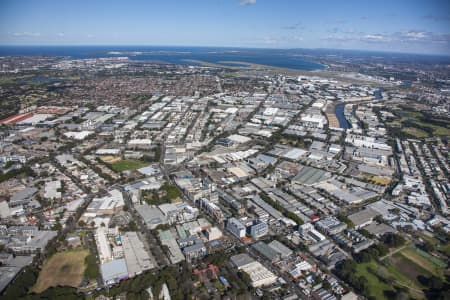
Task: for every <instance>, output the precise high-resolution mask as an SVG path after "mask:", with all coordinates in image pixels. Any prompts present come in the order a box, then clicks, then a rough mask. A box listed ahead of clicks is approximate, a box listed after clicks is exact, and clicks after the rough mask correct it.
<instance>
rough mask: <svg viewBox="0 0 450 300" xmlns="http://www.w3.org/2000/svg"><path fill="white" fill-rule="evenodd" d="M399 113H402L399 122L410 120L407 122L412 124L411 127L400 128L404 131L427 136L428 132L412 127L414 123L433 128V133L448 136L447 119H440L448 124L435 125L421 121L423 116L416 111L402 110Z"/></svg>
mask: <svg viewBox="0 0 450 300" xmlns="http://www.w3.org/2000/svg"><path fill="white" fill-rule="evenodd" d="M401 115H402V118H401V120H400V122H401V123H403V122H406V121H408V122H412V123H408V124H411V125H412V126H413V127H405V128H403V129H402V130H403V131H404V132H405V133H408V134H411V135H414V136H416V137H417V138H421V137H428V135H429V134H428V133H427V132H425V131H424V130H421V129H420V128H416V127H414V124H416V126H418V127H427V128H430V129H431V130H433V135H442V136H450V123H448V121H445V120H440V121H442V122H447V123H448V124H449V126H440V125H436V124H431V123H427V122H423V121H422V120H421V118H423V114H422V113H421V112H418V111H409V110H406V111H402V112H401Z"/></svg>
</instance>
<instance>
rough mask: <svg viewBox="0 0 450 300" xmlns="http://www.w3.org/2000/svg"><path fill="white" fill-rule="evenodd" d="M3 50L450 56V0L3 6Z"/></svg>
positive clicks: (37, 1)
mask: <svg viewBox="0 0 450 300" xmlns="http://www.w3.org/2000/svg"><path fill="white" fill-rule="evenodd" d="M0 45H155V46H226V47H249V48H252V47H258V48H331V49H358V50H381V51H393V52H406V53H425V54H445V55H450V1H449V0H443V1H438V0H435V1H434V0H388V1H386V0H329V1H324V0H314V1H307V0H120V1H116V0H108V1H106V0H53V1H52V0H0Z"/></svg>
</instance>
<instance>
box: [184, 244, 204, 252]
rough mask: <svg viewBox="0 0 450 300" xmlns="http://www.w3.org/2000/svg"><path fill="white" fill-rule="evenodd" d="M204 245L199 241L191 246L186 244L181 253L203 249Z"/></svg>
mask: <svg viewBox="0 0 450 300" xmlns="http://www.w3.org/2000/svg"><path fill="white" fill-rule="evenodd" d="M204 247H205V245H204V244H203V242H200V243H197V244H194V245H192V246H188V247H186V248H184V249H183V253H184V254H188V253H190V252H197V251H199V250H201V249H203V248H204Z"/></svg>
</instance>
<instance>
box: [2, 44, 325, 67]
mask: <svg viewBox="0 0 450 300" xmlns="http://www.w3.org/2000/svg"><path fill="white" fill-rule="evenodd" d="M8 55H44V56H65V57H70V58H78V59H80V58H100V57H119V56H127V57H129V58H130V59H132V60H148V61H155V62H161V63H170V64H185V65H187V64H189V65H195V64H196V63H194V62H192V61H187V60H198V61H204V62H209V63H215V64H222V65H224V66H244V65H245V63H251V64H252V63H253V64H261V65H267V66H272V67H280V68H290V69H297V70H306V71H311V70H321V69H325V68H326V66H325V65H322V64H320V63H317V62H314V61H311V60H309V59H306V58H305V57H303V56H302V55H300V54H298V53H296V52H292V51H286V50H277V49H243V48H218V47H172V46H165V47H164V46H0V56H8ZM237 62H239V63H237ZM242 63H244V64H242Z"/></svg>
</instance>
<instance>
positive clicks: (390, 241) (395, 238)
mask: <svg viewBox="0 0 450 300" xmlns="http://www.w3.org/2000/svg"><path fill="white" fill-rule="evenodd" d="M381 240H382V241H383V242H384V243H385V244H386V245H387V246H388V247H391V248H397V247H400V246H403V245H404V244H405V239H404V238H403V237H402V236H401V235H399V234H396V233H387V234H385V235H383V236H382V238H381Z"/></svg>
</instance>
